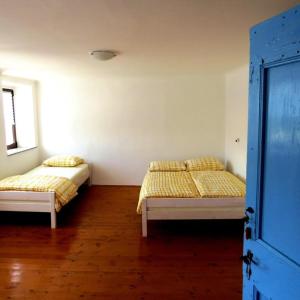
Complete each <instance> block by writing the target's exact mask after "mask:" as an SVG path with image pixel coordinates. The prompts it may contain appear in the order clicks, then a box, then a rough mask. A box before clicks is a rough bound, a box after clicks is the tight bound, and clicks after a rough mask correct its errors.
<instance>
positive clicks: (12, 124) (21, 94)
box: [0, 75, 37, 155]
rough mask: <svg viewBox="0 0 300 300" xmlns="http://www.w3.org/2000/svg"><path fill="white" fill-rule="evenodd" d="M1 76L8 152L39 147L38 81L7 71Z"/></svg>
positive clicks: (5, 143)
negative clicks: (9, 74)
mask: <svg viewBox="0 0 300 300" xmlns="http://www.w3.org/2000/svg"><path fill="white" fill-rule="evenodd" d="M1 79H2V80H1V83H2V87H1V88H2V97H1V98H0V101H1V102H2V103H0V106H2V107H3V110H2V112H3V115H2V116H0V120H1V121H3V127H4V133H5V140H4V141H3V143H2V145H1V144H0V147H1V148H2V147H3V148H4V147H5V148H6V154H7V155H14V154H16V153H19V152H23V151H27V150H29V149H33V148H35V147H37V125H36V124H37V115H36V91H37V82H36V81H33V80H28V79H23V78H16V77H11V76H5V75H2V76H1ZM0 91H1V90H0Z"/></svg>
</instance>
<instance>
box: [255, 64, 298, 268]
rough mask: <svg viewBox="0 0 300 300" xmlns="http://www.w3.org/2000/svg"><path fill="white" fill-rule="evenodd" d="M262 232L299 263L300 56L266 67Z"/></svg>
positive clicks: (262, 234) (277, 248)
mask: <svg viewBox="0 0 300 300" xmlns="http://www.w3.org/2000/svg"><path fill="white" fill-rule="evenodd" d="M264 77H265V79H264V82H265V99H264V102H265V103H264V118H263V120H264V126H263V127H264V133H263V144H264V145H263V159H262V163H263V166H262V169H263V175H262V179H261V180H262V195H261V197H262V198H261V199H260V203H261V206H262V209H261V214H262V215H263V218H261V226H260V230H259V238H261V239H262V240H263V241H265V242H266V243H268V244H269V245H270V246H272V247H274V248H275V249H276V250H278V251H279V252H281V253H282V254H283V255H285V256H287V257H288V258H290V259H291V260H294V261H295V262H297V263H298V264H300V251H299V245H300V226H299V220H298V217H299V216H300V201H299V199H300V184H299V180H297V178H299V179H300V62H293V63H287V64H283V65H279V66H275V67H270V68H267V69H266V70H265V76H264Z"/></svg>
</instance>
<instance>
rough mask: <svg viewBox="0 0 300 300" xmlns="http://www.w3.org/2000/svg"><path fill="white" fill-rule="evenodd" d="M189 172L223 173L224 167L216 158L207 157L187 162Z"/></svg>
mask: <svg viewBox="0 0 300 300" xmlns="http://www.w3.org/2000/svg"><path fill="white" fill-rule="evenodd" d="M185 163H186V166H187V170H188V171H223V170H224V169H225V168H224V165H223V164H222V163H221V162H220V161H219V160H218V159H216V158H215V157H212V156H206V157H200V158H195V159H189V160H186V161H185Z"/></svg>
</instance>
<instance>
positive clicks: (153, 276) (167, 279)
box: [0, 186, 242, 300]
mask: <svg viewBox="0 0 300 300" xmlns="http://www.w3.org/2000/svg"><path fill="white" fill-rule="evenodd" d="M138 193H139V188H138V187H126V186H123V187H117V186H92V187H90V188H86V189H83V190H81V191H80V194H79V196H78V197H77V198H76V199H74V200H73V201H72V202H71V203H70V204H69V205H68V206H66V207H65V208H64V209H63V210H62V211H61V212H60V213H59V215H58V228H57V229H56V230H51V229H50V227H49V226H50V217H49V215H48V214H43V213H8V212H1V213H0V299H51V300H52V299H54V300H73V299H157V298H158V297H160V298H163V299H174V300H176V299H203V300H210V299H215V300H220V299H224V300H235V299H238V300H240V299H241V298H242V296H241V286H242V276H241V268H242V266H241V262H240V260H239V257H240V255H241V253H242V223H241V222H240V221H152V222H151V221H150V222H149V227H148V230H149V237H148V238H147V239H145V238H142V236H141V217H140V216H139V215H136V213H135V209H136V204H137V199H138Z"/></svg>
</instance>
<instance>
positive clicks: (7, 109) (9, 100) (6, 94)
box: [2, 89, 18, 150]
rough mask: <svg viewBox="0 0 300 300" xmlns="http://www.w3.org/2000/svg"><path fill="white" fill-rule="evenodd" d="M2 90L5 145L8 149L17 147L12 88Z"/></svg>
mask: <svg viewBox="0 0 300 300" xmlns="http://www.w3.org/2000/svg"><path fill="white" fill-rule="evenodd" d="M2 92H3V111H4V126H5V137H6V147H7V150H10V149H15V148H17V147H18V143H17V134H16V118H15V102H14V90H13V89H2Z"/></svg>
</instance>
